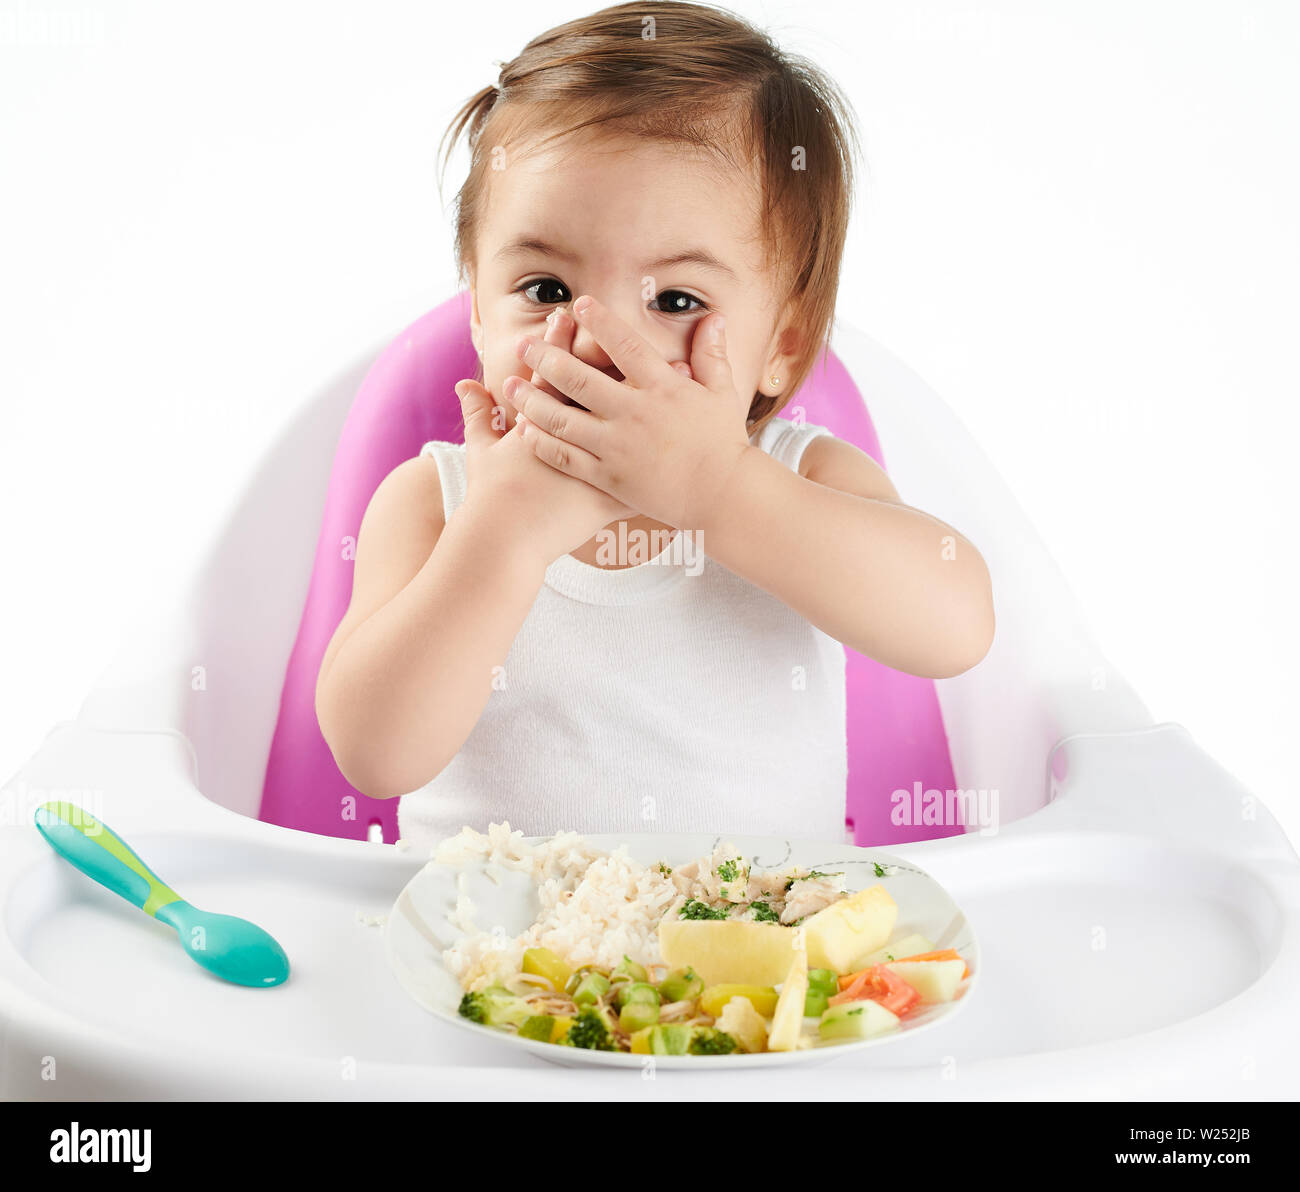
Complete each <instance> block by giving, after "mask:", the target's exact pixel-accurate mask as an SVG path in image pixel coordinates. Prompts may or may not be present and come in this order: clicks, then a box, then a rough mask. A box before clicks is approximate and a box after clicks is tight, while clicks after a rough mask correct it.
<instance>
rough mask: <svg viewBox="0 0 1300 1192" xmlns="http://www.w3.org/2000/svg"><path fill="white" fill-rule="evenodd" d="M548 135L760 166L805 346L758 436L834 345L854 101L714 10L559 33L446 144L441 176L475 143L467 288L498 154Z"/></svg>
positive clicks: (613, 20) (652, 0)
mask: <svg viewBox="0 0 1300 1192" xmlns="http://www.w3.org/2000/svg"><path fill="white" fill-rule="evenodd" d="M560 113H562V114H563V115H562V116H560V115H559V114H560ZM561 120H562V121H563V124H562V126H561V123H560V122H561ZM543 126H545V127H547V128H557V127H558V131H555V132H553V133H552V134H551V136H550V137H548V138H546V139H547V140H550V139H554V138H559V137H563V136H566V135H568V134H570V133H574V132H577V131H579V130H580V129H585V128H594V127H596V126H606V127H609V128H610V129H611V130H616V131H622V132H624V133H628V134H631V135H634V136H639V137H643V138H646V139H649V140H657V141H667V142H679V143H681V142H684V143H688V144H691V145H694V146H697V147H700V148H705V149H708V150H711V151H713V152H714V153H716V154H718V155H719V156H721V157H723V158H725V159H727V160H730V161H732V162H733V164H738V163H736V160H735V158H734V157H733V155H732V148H733V146H734V147H738V148H739V149H740V152H741V154H742V155H743V156H742V160H746V161H749V160H756V161H757V162H758V165H759V173H760V186H761V191H760V193H761V211H760V220H761V224H760V234H761V236H762V238H763V242H764V244H765V245H766V247H767V249H768V252H769V260H771V262H772V263H773V265H774V266H775V268H776V275H777V276H778V277H779V279H780V281H779V283H778V284H779V285H780V287H781V292H780V293H779V294H778V298H779V301H778V304H777V310H778V312H780V311H783V310H784V309H785V307H786V306H787V304H793V311H794V316H795V319H796V325H797V326H798V328H800V329H801V331H802V333H803V334H802V336H801V342H800V343H799V345H798V348H797V355H796V357H795V360H794V362H793V368H792V370H791V375H790V376H788V377H784V378H782V392H781V394H778V395H776V396H772V397H769V396H766V395H764V394H762V393H755V394H754V398H753V401H752V403H751V406H750V411H749V418H750V421H751V423H752V427H751V429H752V430H756V429H757V428H758V427H759V426H761V425H762V424H763V423H765V422H766V421H767V420H768V419H769V418H771V417H773V416H774V415H775V414H776V413H777V411H778V410H780V409H781V408H782V407H783V406H784V405H785V404H786V402H787V401H788V400H789V398H790V395H792V394H793V393H794V392H795V390H796V389H797V388H798V386H799V385H801V384H802V383H803V381H804V380H805V379H806V377H807V376H808V374H809V373H810V372H811V371H812V369H813V366H814V364H815V363H816V358H817V355H818V353H819V352H820V351H822V350H824V347H825V345H826V344H827V343H828V342H829V337H830V331H831V322H832V319H833V317H834V313H835V297H836V292H837V290H838V288H839V274H840V259H841V256H842V255H843V251H844V241H845V236H846V234H847V231H848V222H849V211H850V207H851V203H852V196H853V183H854V167H853V158H854V151H855V149H856V148H857V134H856V130H855V129H854V126H853V119H852V108H851V106H850V104H849V102H848V100H847V99H845V98H844V97H843V95H842V94H841V92H840V91H839V89H838V88H837V87H836V85H835V84H834V83H833V82H832V81H831V80H830V79H829V78H828V77H826V76H825V75H824V74H823V73H822V72H821V71H820V70H819V69H818V68H817V67H816V66H814V65H813V64H812V63H810V62H808V61H807V60H805V59H802V58H798V57H795V56H792V55H788V54H785V53H783V52H782V51H781V50H780V49H778V48H777V46H776V45H775V44H774V43H773V42H772V41H771V39H770V38H768V36H767V35H766V34H764V33H763V32H761V31H760V30H758V29H755V28H754V27H753V26H751V25H750V24H748V23H747V22H746V21H744V20H742V19H741V18H740V17H737V16H735V15H734V14H733V13H730V12H727V11H726V10H725V9H721V8H716V7H714V6H712V5H706V4H691V3H683V2H680V0H645V2H642V3H632V4H618V5H615V6H613V7H612V8H605V9H602V10H601V11H600V12H596V13H592V14H591V15H590V16H586V17H581V18H579V19H577V20H573V21H569V22H567V23H566V24H563V25H559V26H557V27H556V28H554V29H552V30H550V31H549V32H547V33H543V34H541V35H540V36H538V37H535V38H533V40H532V41H530V42H529V43H528V44H527V45H526V46H525V47H524V48H523V50H522V51H521V52H520V53H519V55H518V57H516V58H514V59H513V60H512V61H510V62H507V63H505V64H504V65H503V66H502V67H501V73H500V76H499V78H498V82H497V85H496V86H494V87H485V88H483V90H482V91H480V92H478V94H477V95H475V96H474V97H473V98H471V99H470V100H469V102H468V103H466V104H465V106H464V107H462V108H461V109H460V111H459V112H458V113H457V114H456V116H455V118H454V119H453V120H452V122H451V124H450V126H449V127H448V129H447V131H446V133H445V134H444V136H443V142H442V144H443V146H444V147H445V148H444V152H443V166H442V169H443V172H444V173H445V171H446V165H447V161H448V159H449V157H450V153H451V150H452V149H453V148H454V146H455V145H456V143H457V142H458V141H459V139H460V137H461V135H462V134H463V133H465V132H466V130H468V144H469V150H470V170H469V174H468V176H467V177H466V179H465V182H464V185H462V186H461V188H460V191H459V192H458V194H457V196H456V215H455V226H456V241H455V254H456V263H457V267H458V270H459V273H460V277H461V279H462V281H464V280H465V279H466V278H467V277H468V276H469V274H470V272H471V261H472V258H473V252H474V246H475V243H476V234H477V231H478V228H479V225H480V219H481V212H482V206H483V203H484V201H485V198H486V193H487V183H488V181H489V179H490V173H489V171H490V170H491V168H492V150H493V148H494V147H496V146H500V145H504V144H505V143H506V141H507V140H509V139H510V137H511V136H512V135H515V134H518V133H519V132H520V131H522V130H529V131H532V130H535V129H537V128H540V127H543Z"/></svg>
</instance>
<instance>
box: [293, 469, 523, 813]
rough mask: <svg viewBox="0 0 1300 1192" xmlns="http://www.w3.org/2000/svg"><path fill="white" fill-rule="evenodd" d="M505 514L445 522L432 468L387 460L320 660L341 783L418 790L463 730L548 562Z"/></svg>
mask: <svg viewBox="0 0 1300 1192" xmlns="http://www.w3.org/2000/svg"><path fill="white" fill-rule="evenodd" d="M519 533H520V531H519V529H518V528H517V525H516V524H515V523H512V521H511V520H510V519H509V518H508V517H501V516H495V515H492V514H491V511H486V512H484V511H481V508H480V507H476V506H470V505H468V504H467V505H463V506H461V507H460V508H459V509H457V510H456V512H455V513H454V514H452V516H451V517H450V518H449V519H446V520H445V523H444V517H443V509H442V495H441V489H440V486H439V482H438V470H437V464H436V463H435V462H434V460H433V459H432V458H430V457H428V456H419V457H417V458H415V459H412V460H408V461H406V462H405V463H403V464H401V465H399V466H398V467H397V468H395V469H394V470H393V471H392V472H391V473H390V474H389V475H388V476H387V477H386V478H385V479H384V481H383V483H382V484H381V485H380V486H379V488H378V489H377V490H376V491H375V495H374V496H373V497H372V498H371V500H370V505H369V507H368V508H367V509H366V514H365V517H364V519H363V520H362V523H361V531H360V533H359V535H358V539H357V552H356V561H355V564H354V566H355V571H354V574H353V581H352V599H351V602H350V604H349V605H348V611H347V613H346V614H345V615H344V617H343V620H342V621H341V622H340V623H339V626H338V628H337V629H336V630H335V632H334V636H333V638H332V639H331V641H330V644H329V648H328V649H327V650H326V652H325V657H324V658H323V659H322V661H321V668H320V673H319V675H318V677H317V681H316V718H317V720H318V721H319V723H320V727H321V732H322V734H323V735H324V737H325V740H326V742H327V743H328V745H329V747H330V751H331V752H332V753H333V754H334V760H335V761H336V762H337V763H338V766H339V769H340V770H341V771H342V772H343V775H344V777H345V778H347V780H348V781H349V782H350V783H351V784H352V785H353V786H355V787H356V788H357V789H358V790H360V791H362V792H363V793H364V794H367V795H371V796H373V797H375V798H380V799H386V798H391V797H393V796H396V795H402V794H405V793H407V792H408V791H412V790H415V789H417V788H418V787H420V786H423V785H424V783H426V782H428V781H429V780H430V779H431V778H433V777H434V776H435V775H436V774H438V772H439V771H441V770H442V768H443V767H444V766H445V765H446V764H447V763H448V762H449V761H450V760H451V758H452V757H453V756H454V755H455V753H456V751H457V750H458V749H459V748H460V747H461V745H462V744H463V743H464V741H465V738H466V737H468V736H469V734H470V730H471V729H473V727H474V725H475V723H476V722H477V721H478V718H479V716H480V715H481V714H482V712H483V708H484V706H485V705H486V703H487V699H488V696H489V695H490V694H491V691H492V675H493V668H494V667H495V666H497V665H499V664H501V663H503V662H504V661H505V658H506V655H507V653H508V652H509V650H510V645H511V643H512V642H513V641H514V639H515V635H516V634H517V633H518V632H519V627H520V626H521V625H522V624H523V622H524V618H525V617H526V616H527V615H528V610H529V608H530V607H531V606H532V603H533V601H534V599H535V598H536V596H537V592H538V589H539V588H540V587H541V584H542V580H543V577H544V575H545V567H546V560H545V558H544V557H542V556H540V555H539V554H538V553H537V552H536V551H535V550H531V549H527V548H526V546H525V544H524V543H522V542H520V541H518V537H519Z"/></svg>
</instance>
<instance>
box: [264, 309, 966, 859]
mask: <svg viewBox="0 0 1300 1192" xmlns="http://www.w3.org/2000/svg"><path fill="white" fill-rule="evenodd" d="M477 366H478V359H477V356H476V354H475V352H474V347H473V344H472V343H471V342H470V335H469V295H468V294H467V293H466V294H459V295H457V296H456V297H454V298H452V299H450V300H449V301H447V302H444V303H443V304H442V305H441V306H439V307H437V308H436V309H434V310H431V311H430V312H429V313H428V314H426V315H424V316H422V317H421V318H419V319H417V320H416V321H415V322H414V323H412V324H411V326H410V327H408V328H407V329H406V330H405V331H403V332H402V333H401V334H400V335H399V336H398V337H397V338H396V339H395V340H393V342H392V343H391V344H390V345H389V346H388V347H387V348H386V349H385V350H384V352H383V353H382V354H381V355H380V357H379V359H378V360H376V361H375V364H374V366H373V367H372V368H371V369H370V372H369V373H368V374H367V375H366V378H365V380H364V381H363V383H362V385H361V390H360V392H359V393H358V394H357V399H356V401H355V402H354V403H353V406H352V409H351V411H350V413H349V414H348V418H347V422H346V423H345V425H344V427H343V433H342V435H341V436H340V438H339V445H338V449H337V451H336V452H335V456H334V466H333V470H332V472H331V475H330V483H329V492H328V495H327V496H326V499H325V512H324V517H323V520H322V524H321V532H320V537H319V539H318V540H317V544H316V560H315V564H314V566H313V569H312V576H311V584H310V587H309V589H308V592H307V602H306V606H305V608H304V609H303V614H302V621H301V622H300V624H299V626H298V637H297V640H296V641H295V642H294V647H293V653H292V655H291V656H290V658H289V665H288V668H287V670H286V672H285V678H284V687H283V689H282V691H281V695H280V712H279V717H278V719H277V721H276V728H275V735H274V738H273V739H272V743H271V752H270V757H269V759H268V762H267V767H266V781H265V784H264V787H263V791H262V805H261V812H260V816H261V818H262V819H263V820H265V821H267V822H268V823H274V824H281V825H283V826H285V827H289V828H298V829H301V830H303V831H307V832H317V833H321V834H323V835H326V836H342V837H355V838H358V839H365V838H366V837H367V836H368V834H369V829H370V827H371V825H372V824H375V823H378V824H379V825H380V826H381V828H382V831H383V838H384V840H386V841H393V840H395V839H396V838H397V801H396V800H379V799H371V798H368V797H367V796H365V795H363V794H361V793H360V792H359V791H357V790H356V789H355V788H354V787H353V786H352V785H351V784H350V783H349V782H348V781H347V779H345V778H344V777H343V775H342V774H341V773H340V772H339V769H338V766H336V765H335V763H334V758H333V755H332V754H331V753H330V751H329V747H328V746H327V745H326V744H325V740H324V738H323V737H322V736H321V733H320V728H319V726H318V725H317V723H316V713H315V690H316V675H317V672H318V671H319V669H320V662H321V659H322V658H323V657H324V654H325V649H326V647H327V646H328V644H329V640H330V638H331V636H333V633H334V630H335V628H336V627H337V626H338V623H339V622H340V621H341V620H342V619H343V614H344V613H345V612H346V611H347V606H348V601H349V599H350V598H351V594H352V566H353V564H352V558H353V554H354V549H353V548H354V546H355V543H356V536H357V533H358V530H359V528H360V526H361V518H362V515H363V514H364V513H365V511H366V506H367V505H368V504H369V502H370V498H371V496H372V495H373V494H374V491H375V489H376V488H378V487H379V483H380V481H382V480H383V478H384V477H385V476H387V475H388V473H389V472H391V471H392V470H393V469H394V468H395V467H396V466H397V465H398V464H400V463H402V462H403V461H404V460H408V459H410V458H411V457H412V456H415V455H417V454H418V453H419V451H420V448H421V447H422V446H423V445H424V444H425V443H426V442H428V441H429V440H431V439H441V440H444V441H448V442H461V441H462V439H463V426H462V423H461V417H460V406H459V403H458V402H457V400H456V395H455V392H454V390H453V388H452V387H453V385H454V384H455V383H456V381H458V380H460V379H461V378H462V377H471V376H475V375H476V369H477ZM799 409H801V410H802V417H803V418H804V420H805V421H807V422H810V423H813V424H817V425H821V426H825V427H827V428H828V429H829V430H830V431H831V432H832V433H834V434H835V435H836V436H837V437H839V438H841V439H844V440H846V441H848V442H850V443H853V444H856V445H857V446H858V447H860V448H861V449H862V450H863V451H865V452H867V454H869V455H870V456H872V458H874V459H875V460H876V461H877V462H878V463H879V464H881V466H882V467H883V466H884V462H885V461H884V458H883V456H882V454H881V450H880V443H879V441H878V440H877V437H876V432H875V429H874V427H873V426H872V424H871V418H870V415H869V414H868V413H867V407H866V405H865V403H864V402H863V400H862V395H861V394H860V393H859V392H858V390H857V387H856V386H855V385H854V383H853V380H852V378H851V377H850V376H849V374H848V372H847V370H846V369H845V367H844V365H843V364H842V363H841V362H840V361H839V359H838V358H837V357H836V356H835V355H834V353H830V352H828V353H826V355H825V356H824V357H823V358H822V359H821V360H820V361H819V363H818V365H817V367H816V368H815V370H814V372H813V373H812V375H811V376H810V377H809V379H808V380H807V382H805V384H804V385H803V386H802V388H801V389H800V390H799V392H798V393H797V394H796V395H795V398H794V400H793V401H792V402H791V404H790V405H788V406H787V407H786V409H785V410H783V411H782V416H783V417H791V418H792V417H794V411H796V410H799ZM846 655H847V685H848V690H847V699H848V774H849V777H848V790H847V792H846V803H845V820H846V823H848V824H849V825H850V826H851V828H852V831H853V837H854V839H855V840H856V841H857V842H858V843H859V844H875V845H888V844H891V843H902V842H905V841H910V840H925V839H930V838H933V837H938V836H952V835H959V834H960V833H961V832H962V831H963V829H962V828H961V827H960V826H953V825H941V824H933V825H926V824H920V823H911V822H907V821H908V820H910V819H911V818H913V817H912V816H911V815H910V814H909V815H908V816H906V817H903V818H904V822H903V823H894V822H893V820H892V818H891V811H892V810H893V807H894V801H893V800H892V799H891V795H892V794H893V792H895V791H898V790H903V791H907V792H909V796H910V794H911V792H912V791H913V790H914V788H915V786H916V784H918V783H919V784H920V790H922V791H925V790H930V789H937V790H939V791H945V790H951V789H953V786H954V783H953V773H952V763H951V761H950V759H949V753H948V742H947V737H946V735H945V733H944V727H943V719H942V717H941V715H940V710H939V702H938V699H937V697H936V695H935V689H934V682H933V681H932V680H930V679H922V678H917V677H916V676H914V675H908V674H904V673H902V672H900V671H896V670H893V669H891V668H890V667H887V666H882V665H881V664H880V663H878V662H875V661H873V660H872V659H870V658H866V657H863V656H862V655H860V654H857V653H855V652H854V651H852V650H847V651H846ZM915 802H916V803H917V804H919V802H920V801H919V800H916V801H915ZM913 805H914V804H913V800H912V799H911V798H910V797H909V799H908V800H907V803H906V806H907V809H908V811H909V813H910V812H911V810H912V808H913ZM476 826H478V827H483V826H484V825H476ZM566 826H567V825H564V824H557V825H555V827H556V828H557V829H558V828H563V827H566Z"/></svg>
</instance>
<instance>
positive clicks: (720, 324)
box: [713, 315, 727, 340]
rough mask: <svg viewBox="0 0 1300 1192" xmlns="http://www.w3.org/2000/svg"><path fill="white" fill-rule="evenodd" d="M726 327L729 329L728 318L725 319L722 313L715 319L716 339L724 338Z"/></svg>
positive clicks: (714, 332)
mask: <svg viewBox="0 0 1300 1192" xmlns="http://www.w3.org/2000/svg"><path fill="white" fill-rule="evenodd" d="M726 329H727V320H726V319H724V318H723V317H722V316H721V315H719V316H718V317H717V318H716V319H714V320H713V338H714V339H715V340H720V339H721V338H722V333H723V332H724V331H725V330H726Z"/></svg>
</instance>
